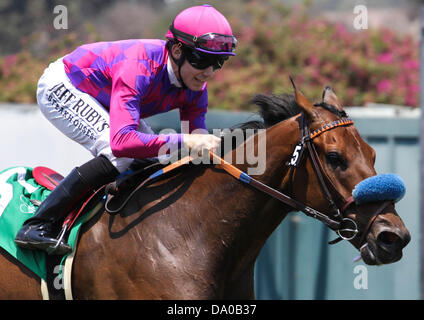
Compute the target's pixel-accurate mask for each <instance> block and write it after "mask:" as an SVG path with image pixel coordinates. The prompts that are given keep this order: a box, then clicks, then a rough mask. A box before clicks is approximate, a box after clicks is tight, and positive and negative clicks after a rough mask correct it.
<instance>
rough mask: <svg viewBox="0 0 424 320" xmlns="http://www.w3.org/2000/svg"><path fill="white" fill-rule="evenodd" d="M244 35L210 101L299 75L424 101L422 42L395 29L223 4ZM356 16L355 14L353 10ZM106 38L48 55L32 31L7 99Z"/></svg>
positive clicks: (343, 90)
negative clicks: (37, 47)
mask: <svg viewBox="0 0 424 320" xmlns="http://www.w3.org/2000/svg"><path fill="white" fill-rule="evenodd" d="M219 9H220V10H223V11H224V12H225V14H226V16H227V17H228V19H229V20H230V22H231V25H232V28H233V31H234V33H235V34H236V36H237V38H238V40H239V46H238V49H237V56H236V57H233V58H231V59H230V60H229V61H228V62H227V63H226V65H225V67H224V68H223V69H222V70H219V71H217V72H216V74H215V79H214V80H212V81H210V82H209V84H208V88H209V95H210V107H211V108H222V109H232V110H242V109H249V108H251V106H249V105H248V103H247V102H248V100H249V99H250V98H251V97H252V96H253V95H254V94H255V93H272V92H273V93H281V92H290V90H291V85H290V82H289V79H288V76H289V75H292V76H293V77H294V78H295V80H296V83H297V85H298V86H299V88H300V89H301V90H302V91H303V92H304V93H305V94H306V95H307V96H308V97H310V98H311V99H312V100H314V101H316V100H318V99H319V98H320V97H321V93H322V90H323V87H324V86H325V85H327V84H328V85H330V86H331V87H333V89H334V90H335V91H336V94H337V95H338V96H339V98H340V99H341V101H342V102H343V104H344V105H356V106H358V105H364V104H366V103H367V102H377V103H388V104H397V105H408V106H415V107H416V106H418V104H419V60H418V44H417V43H416V42H414V41H413V39H412V38H411V37H409V36H404V35H400V34H396V33H394V32H393V31H390V30H361V31H356V30H349V29H348V28H347V27H346V26H344V25H342V24H334V23H330V22H328V21H325V20H320V19H315V18H313V17H310V16H308V15H307V13H306V12H307V10H306V7H305V6H296V7H294V8H293V9H290V8H288V7H286V6H284V5H282V4H281V2H280V1H268V2H261V1H239V2H237V5H235V4H234V3H229V4H228V5H227V6H225V5H222V8H219ZM352 20H353V16H352ZM97 40H101V37H100V36H99V35H98V34H96V33H95V32H94V31H93V30H91V31H90V32H87V36H86V37H85V39H83V40H82V39H80V38H79V37H78V36H77V35H76V34H73V33H68V34H66V35H65V36H64V37H63V38H62V39H61V40H60V41H57V40H56V41H53V42H51V43H50V45H49V46H48V48H44V50H43V53H42V54H41V55H40V53H39V52H38V53H37V54H35V53H32V51H34V50H31V49H30V48H32V47H34V43H35V44H36V42H37V41H38V39H37V37H36V36H33V37H32V38H29V39H27V40H26V41H27V45H26V46H25V49H24V50H22V51H21V52H19V53H17V54H14V55H9V56H5V57H2V58H0V101H9V102H35V101H36V100H35V99H36V98H35V91H36V83H37V81H38V79H39V77H40V76H41V74H42V72H43V70H44V68H45V67H46V66H47V64H48V63H49V62H50V61H53V60H55V59H56V58H58V57H60V56H62V55H64V54H65V53H67V52H68V51H70V50H72V49H73V48H75V47H76V46H77V45H79V44H82V43H84V42H90V41H97Z"/></svg>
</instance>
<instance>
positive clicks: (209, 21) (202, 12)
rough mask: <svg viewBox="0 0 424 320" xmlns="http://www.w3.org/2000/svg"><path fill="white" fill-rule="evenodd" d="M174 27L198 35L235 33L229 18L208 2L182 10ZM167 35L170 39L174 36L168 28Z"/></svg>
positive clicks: (175, 20) (176, 18)
mask: <svg viewBox="0 0 424 320" xmlns="http://www.w3.org/2000/svg"><path fill="white" fill-rule="evenodd" d="M174 28H175V29H177V30H179V31H182V32H185V33H188V34H190V35H192V36H198V37H199V36H201V35H204V34H206V33H219V34H223V35H232V34H233V31H232V30H231V26H230V24H229V22H228V21H227V19H226V18H225V17H224V16H223V15H222V14H221V13H220V12H219V11H218V10H216V9H215V8H214V7H212V6H211V5H208V4H204V5H202V6H195V7H190V8H187V9H185V10H183V11H181V12H180V13H179V14H178V15H177V16H176V17H175V19H174ZM166 37H167V38H169V39H173V38H174V35H173V34H172V32H171V30H168V32H167V33H166Z"/></svg>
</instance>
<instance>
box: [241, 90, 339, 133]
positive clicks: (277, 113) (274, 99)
mask: <svg viewBox="0 0 424 320" xmlns="http://www.w3.org/2000/svg"><path fill="white" fill-rule="evenodd" d="M250 103H251V104H256V105H257V106H258V107H259V110H258V113H259V115H260V116H261V118H262V121H257V120H255V121H249V122H245V123H243V124H241V125H239V126H238V128H241V129H266V128H269V127H271V126H273V125H274V124H277V123H278V122H281V121H284V120H287V119H289V118H291V117H293V116H295V115H297V114H299V113H300V112H301V108H300V107H299V105H298V104H297V102H296V98H295V97H294V95H292V94H288V93H284V94H281V95H276V94H272V95H265V94H257V95H255V96H254V97H253V98H252V99H251V100H250ZM314 106H315V107H322V108H324V109H326V110H328V111H330V112H331V113H333V114H335V115H336V116H338V117H339V118H346V117H347V114H346V112H345V111H344V110H339V109H337V108H336V107H335V106H333V105H331V104H328V103H325V102H320V103H315V104H314Z"/></svg>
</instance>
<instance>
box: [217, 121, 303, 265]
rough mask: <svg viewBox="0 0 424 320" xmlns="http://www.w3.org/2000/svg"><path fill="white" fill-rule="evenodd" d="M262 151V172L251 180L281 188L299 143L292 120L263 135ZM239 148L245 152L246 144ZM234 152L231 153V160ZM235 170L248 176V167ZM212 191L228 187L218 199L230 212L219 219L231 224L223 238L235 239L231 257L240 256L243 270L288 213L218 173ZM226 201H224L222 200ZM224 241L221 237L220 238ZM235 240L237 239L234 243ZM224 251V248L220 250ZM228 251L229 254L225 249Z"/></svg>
mask: <svg viewBox="0 0 424 320" xmlns="http://www.w3.org/2000/svg"><path fill="white" fill-rule="evenodd" d="M265 137H266V150H263V151H262V152H265V155H259V156H264V157H265V159H266V165H265V170H264V172H263V173H261V174H260V175H252V176H253V177H254V178H255V179H257V180H259V181H261V182H262V183H264V184H267V185H268V186H271V187H273V188H276V189H280V188H284V186H283V185H282V182H283V181H285V180H286V179H285V177H286V176H287V174H288V167H287V166H286V164H285V163H286V162H287V160H288V159H289V158H290V156H291V154H292V152H293V149H294V146H295V145H296V143H297V142H298V141H299V125H298V122H296V121H295V119H289V120H287V121H285V122H283V123H280V124H278V125H275V126H274V127H272V128H270V129H268V130H267V131H266V136H265ZM248 143H249V142H246V143H245V145H244V146H243V145H241V146H240V147H239V148H244V150H247V151H248V148H247V146H246V144H248ZM258 150H259V152H260V148H259V147H258V139H257V138H256V140H255V152H257V151H258ZM237 152H240V150H237V149H235V150H234V151H233V159H235V157H236V155H237ZM236 166H237V167H238V168H239V169H240V170H242V171H244V172H246V171H247V172H248V169H249V168H251V167H252V166H251V165H249V164H246V163H244V164H236ZM214 181H216V188H218V190H219V188H220V187H221V188H222V187H223V186H224V185H228V187H227V188H226V190H231V192H230V193H228V194H226V195H225V196H223V197H222V199H223V201H229V202H231V203H232V207H231V210H223V211H222V212H221V214H222V216H220V217H219V219H220V220H221V221H222V220H225V221H232V222H233V224H232V228H227V229H226V232H227V233H228V235H227V237H231V236H232V237H235V238H236V240H235V242H236V243H235V245H234V246H233V248H237V250H234V251H235V252H234V254H236V255H241V256H240V257H239V259H238V261H239V268H243V264H244V265H246V264H247V263H253V262H254V260H255V259H256V257H257V255H258V254H259V251H260V249H261V248H262V246H263V245H264V244H265V241H266V240H267V238H268V237H269V236H270V234H271V233H272V231H273V230H274V229H275V228H276V227H277V226H278V225H279V224H280V222H281V221H282V220H283V219H284V217H285V215H286V214H287V213H288V212H289V211H290V209H289V208H288V207H287V206H285V205H283V204H281V202H279V201H277V200H275V199H270V197H269V196H268V195H265V194H264V193H261V192H260V191H258V190H256V189H253V188H250V187H246V185H245V184H244V183H242V182H240V181H237V180H235V179H234V178H232V177H231V176H229V175H225V174H222V173H221V177H219V174H218V173H216V179H214ZM225 198H227V199H228V200H224V199H225ZM222 236H223V237H222V239H225V235H222ZM237 237H238V239H237ZM223 249H225V248H223ZM228 250H231V248H230V247H228Z"/></svg>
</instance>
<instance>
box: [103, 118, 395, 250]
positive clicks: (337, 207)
mask: <svg viewBox="0 0 424 320" xmlns="http://www.w3.org/2000/svg"><path fill="white" fill-rule="evenodd" d="M300 123H301V130H300V131H301V139H300V141H299V142H298V144H297V145H296V147H295V150H294V152H293V155H292V157H291V159H290V161H289V162H288V163H287V165H289V166H290V167H291V168H290V171H291V172H290V173H289V174H290V176H291V177H293V173H294V170H295V169H296V168H297V167H298V166H299V164H300V162H301V160H302V158H303V155H304V154H305V151H307V152H308V153H309V156H310V158H311V161H312V165H313V169H314V171H315V174H316V175H317V177H318V181H319V184H320V187H321V190H322V191H323V194H324V196H325V198H326V200H327V201H328V203H329V208H330V210H331V212H332V215H331V217H330V216H329V215H327V214H324V213H322V212H320V211H318V210H315V209H313V208H311V207H309V206H307V205H305V204H303V203H301V202H299V201H297V200H295V199H293V198H292V197H290V196H288V195H286V194H284V193H282V192H280V191H278V190H276V189H274V188H272V187H270V186H268V185H266V184H263V183H262V182H260V181H258V180H256V179H254V178H252V177H251V176H249V175H248V174H246V173H244V172H243V171H241V170H240V169H238V168H237V167H235V166H233V165H232V164H230V163H228V162H226V161H225V160H224V159H222V158H221V157H219V156H218V155H216V154H215V153H213V152H212V151H209V155H210V158H211V159H212V160H213V162H212V163H214V164H215V165H216V166H217V167H219V168H221V169H223V170H225V171H226V172H227V173H229V174H230V175H232V176H233V177H235V178H236V179H238V180H240V181H241V182H243V183H246V184H249V185H250V186H252V187H254V188H255V189H257V190H259V191H261V192H264V193H266V194H268V195H270V196H271V197H273V198H275V199H277V200H279V201H281V202H283V203H285V204H286V205H288V206H290V207H291V208H293V209H294V211H301V212H303V213H304V214H306V215H307V216H309V217H312V218H314V219H317V220H319V221H321V222H322V223H323V224H324V225H326V226H327V227H328V228H330V229H331V230H333V231H335V232H336V233H337V234H338V238H336V239H335V240H332V241H330V242H329V244H335V243H337V242H339V241H341V240H352V239H353V238H355V237H356V235H357V234H358V232H359V230H358V226H357V224H356V222H355V221H353V220H352V219H350V218H347V217H345V216H344V212H345V211H346V210H347V208H348V207H349V206H350V205H351V204H353V203H354V199H353V197H349V198H348V199H345V198H344V197H343V196H342V195H341V194H340V193H339V192H338V191H337V189H336V187H335V186H334V184H333V183H332V182H331V179H330V178H329V177H328V175H327V174H326V173H325V171H324V169H323V166H322V163H321V161H320V159H319V157H318V154H317V152H316V149H315V146H314V143H313V140H314V139H315V138H316V137H318V136H319V135H321V134H323V133H325V132H327V131H329V130H332V129H335V128H338V127H342V126H350V125H353V124H354V123H353V120H351V119H349V118H342V119H339V120H336V121H333V122H331V123H328V124H326V125H324V126H322V127H321V128H319V129H317V130H314V131H313V132H310V129H309V127H308V125H307V123H306V120H305V116H304V114H303V113H302V115H301V118H300ZM192 160H194V158H193V157H192V156H187V157H185V158H182V159H180V160H178V161H177V162H174V163H172V164H170V165H168V166H166V167H164V168H162V169H160V170H158V171H156V172H155V173H153V174H152V175H150V176H149V177H148V178H147V179H145V180H144V181H143V182H142V183H141V184H139V185H138V187H137V188H136V189H135V190H133V191H132V192H131V193H130V195H129V196H128V197H127V198H126V199H125V200H124V202H123V203H122V205H120V206H119V207H118V208H116V209H111V208H110V201H111V200H112V199H113V197H114V196H115V195H116V193H117V191H118V190H117V188H116V184H113V185H112V186H113V187H112V188H111V187H109V188H108V187H107V188H106V194H107V200H106V203H105V209H106V211H107V212H109V213H111V214H116V213H118V212H119V211H121V210H122V209H123V207H124V206H125V205H126V204H127V203H128V201H129V199H130V198H131V197H132V196H133V195H134V194H135V193H136V191H138V190H139V189H140V188H141V187H143V186H145V185H146V184H147V183H148V182H151V181H152V180H155V179H156V178H158V177H160V176H162V175H163V174H165V173H167V172H170V171H172V170H174V169H176V168H178V167H181V166H182V165H184V164H188V163H190V162H191V161H192ZM290 180H291V179H290ZM112 190H113V191H112ZM386 206H387V203H384V204H383V206H381V207H380V208H379V209H378V210H377V212H375V213H374V214H373V216H372V217H371V218H370V220H369V223H368V225H367V228H366V230H364V232H363V235H362V237H361V240H360V244H362V242H363V241H364V239H365V236H366V234H367V233H368V230H369V229H370V227H371V225H372V223H373V222H374V220H375V218H376V217H377V216H378V215H379V214H380V213H381V212H382V211H383V210H384V208H385V207H386Z"/></svg>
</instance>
